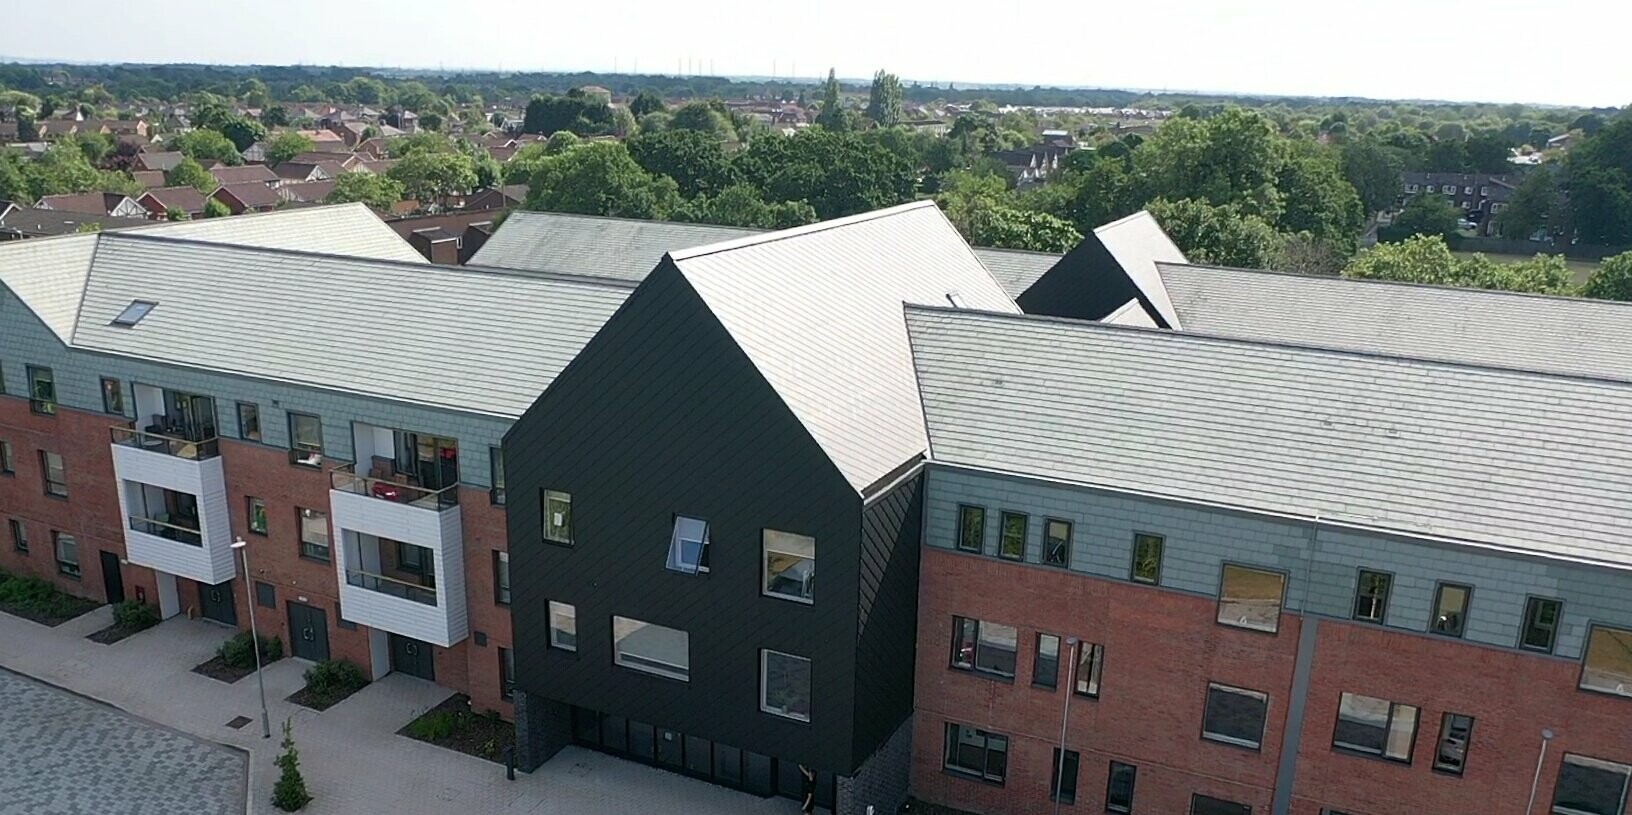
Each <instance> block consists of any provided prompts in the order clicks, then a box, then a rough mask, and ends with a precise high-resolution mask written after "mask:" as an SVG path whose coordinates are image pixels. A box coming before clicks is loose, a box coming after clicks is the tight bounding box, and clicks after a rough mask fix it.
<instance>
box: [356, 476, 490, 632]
mask: <svg viewBox="0 0 1632 815" xmlns="http://www.w3.org/2000/svg"><path fill="white" fill-rule="evenodd" d="M365 500H366V499H365ZM340 517H341V516H340V514H339V513H338V512H337V513H336V515H335V518H336V519H338V518H340ZM339 523H340V522H339V521H338V520H336V529H337V531H338V532H339V535H340V546H339V547H338V550H337V553H336V554H337V557H336V558H335V569H336V571H337V572H338V573H339V575H340V577H341V581H340V582H341V585H340V608H341V613H342V614H343V615H344V616H345V619H346V620H348V621H350V622H354V623H360V624H362V625H366V626H368V627H370V628H376V629H379V630H381V631H386V632H389V633H392V634H399V635H402V636H404V637H410V638H413V639H416V640H423V641H425V642H429V643H433V644H436V645H440V646H443V647H449V646H452V645H454V644H455V643H458V642H459V641H460V640H463V639H464V638H465V636H466V635H467V634H468V629H469V618H468V614H467V611H466V608H465V566H464V547H463V545H462V544H461V543H460V541H459V539H458V538H457V536H455V537H452V538H448V537H443V538H441V539H440V540H439V541H438V542H437V543H436V545H434V546H428V545H423V544H419V543H411V542H408V541H403V540H398V539H390V538H383V537H381V536H379V535H374V534H370V533H367V532H358V531H356V530H355V529H348V528H344V527H341V526H340V525H339Z"/></svg>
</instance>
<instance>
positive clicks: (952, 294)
mask: <svg viewBox="0 0 1632 815" xmlns="http://www.w3.org/2000/svg"><path fill="white" fill-rule="evenodd" d="M946 302H948V303H951V304H952V307H953V308H965V306H964V305H963V295H961V294H958V292H957V290H956V289H953V290H952V291H949V292H947V293H946Z"/></svg>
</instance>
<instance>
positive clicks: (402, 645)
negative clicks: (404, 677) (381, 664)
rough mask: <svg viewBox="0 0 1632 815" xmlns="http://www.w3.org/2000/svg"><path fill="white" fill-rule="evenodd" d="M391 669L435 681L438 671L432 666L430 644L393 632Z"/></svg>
mask: <svg viewBox="0 0 1632 815" xmlns="http://www.w3.org/2000/svg"><path fill="white" fill-rule="evenodd" d="M391 670H393V671H398V672H400V673H405V674H408V675H409V676H417V677H419V678H420V679H428V680H430V681H432V682H435V681H436V673H435V670H434V669H433V668H432V666H431V646H430V644H429V643H424V642H420V641H419V640H416V639H410V638H408V637H399V636H397V635H396V634H392V635H391Z"/></svg>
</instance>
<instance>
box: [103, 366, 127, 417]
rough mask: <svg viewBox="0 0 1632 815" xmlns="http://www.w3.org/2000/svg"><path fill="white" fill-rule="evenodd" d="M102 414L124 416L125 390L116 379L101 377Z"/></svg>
mask: <svg viewBox="0 0 1632 815" xmlns="http://www.w3.org/2000/svg"><path fill="white" fill-rule="evenodd" d="M102 412H103V413H113V414H117V415H119V416H123V415H125V388H124V386H123V385H120V384H119V380H117V379H109V378H108V377H105V376H104V377H102Z"/></svg>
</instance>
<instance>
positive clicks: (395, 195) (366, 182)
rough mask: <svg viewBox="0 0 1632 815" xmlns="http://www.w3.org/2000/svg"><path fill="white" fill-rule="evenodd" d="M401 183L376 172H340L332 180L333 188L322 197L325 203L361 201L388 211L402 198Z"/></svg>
mask: <svg viewBox="0 0 1632 815" xmlns="http://www.w3.org/2000/svg"><path fill="white" fill-rule="evenodd" d="M402 193H403V186H402V183H401V182H399V181H397V180H396V179H394V178H391V177H390V176H385V175H380V174H378V173H341V174H340V177H339V178H337V179H335V180H334V189H333V190H332V191H330V192H329V194H328V196H327V197H325V198H324V199H323V203H325V204H350V203H354V202H361V203H364V204H367V205H368V206H370V207H373V208H374V209H377V210H380V211H382V212H389V211H390V210H391V208H392V207H393V206H396V204H397V202H398V201H401V200H402Z"/></svg>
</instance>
